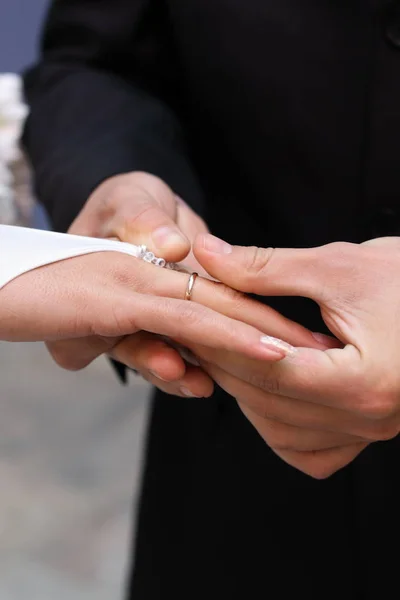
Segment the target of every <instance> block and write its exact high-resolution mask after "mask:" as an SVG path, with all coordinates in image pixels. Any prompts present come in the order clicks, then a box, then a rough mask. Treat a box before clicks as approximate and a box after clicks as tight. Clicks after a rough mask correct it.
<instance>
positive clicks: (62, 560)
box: [0, 0, 149, 600]
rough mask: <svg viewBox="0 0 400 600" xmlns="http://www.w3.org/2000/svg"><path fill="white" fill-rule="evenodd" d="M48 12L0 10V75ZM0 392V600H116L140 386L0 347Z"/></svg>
mask: <svg viewBox="0 0 400 600" xmlns="http://www.w3.org/2000/svg"><path fill="white" fill-rule="evenodd" d="M46 5H47V1H46V0H0V73H1V72H10V71H13V72H19V71H20V70H21V69H23V68H24V67H25V66H26V65H28V64H30V63H31V62H32V61H33V60H34V57H35V53H36V47H37V40H38V32H39V27H40V23H41V19H42V17H43V14H44V11H45V7H46ZM35 219H36V222H35V224H37V223H38V220H37V219H40V216H39V217H38V215H36V216H35ZM0 381H1V387H0V489H1V492H0V600H28V599H29V600H39V599H40V600H47V599H49V600H50V599H52V598H57V599H58V600H95V599H96V600H122V598H123V590H124V581H125V575H126V569H127V566H128V564H129V560H128V556H129V553H130V546H131V538H132V535H133V531H134V520H133V519H132V517H133V515H134V506H135V503H136V500H137V493H138V485H139V478H140V467H141V458H142V448H143V437H144V431H145V424H146V419H147V413H148V403H149V401H148V392H149V390H148V387H147V386H146V385H145V384H144V383H143V382H142V381H141V380H140V379H137V378H133V379H132V380H131V382H130V385H129V387H127V388H124V387H122V386H121V385H120V384H119V383H118V381H117V380H116V378H115V375H114V373H113V372H112V370H111V368H110V366H109V365H108V363H107V362H106V361H105V360H103V359H102V360H99V361H97V362H96V363H95V364H93V365H92V366H90V367H89V368H88V369H87V370H85V371H84V372H82V373H78V374H71V373H67V372H64V371H62V370H61V369H59V368H57V367H56V366H55V365H54V364H53V363H52V362H51V360H50V358H49V357H48V355H47V353H46V350H45V348H44V346H43V345H41V344H6V343H0Z"/></svg>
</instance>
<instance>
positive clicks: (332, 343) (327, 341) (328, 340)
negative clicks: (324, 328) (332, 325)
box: [312, 333, 340, 348]
mask: <svg viewBox="0 0 400 600" xmlns="http://www.w3.org/2000/svg"><path fill="white" fill-rule="evenodd" d="M312 336H313V338H314V339H315V340H316V341H317V342H318V343H319V344H321V345H322V346H325V347H326V348H340V342H339V341H338V340H337V339H336V338H334V337H331V336H329V335H325V334H324V333H313V334H312Z"/></svg>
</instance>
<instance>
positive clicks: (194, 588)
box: [25, 0, 400, 600]
mask: <svg viewBox="0 0 400 600" xmlns="http://www.w3.org/2000/svg"><path fill="white" fill-rule="evenodd" d="M389 4H390V6H389ZM396 6H397V4H396V5H395V4H393V3H388V2H386V1H379V0H370V1H367V0H346V1H344V0H343V1H342V0H337V1H333V0H319V1H318V2H317V1H316V0H302V1H301V2H299V1H298V0H297V1H294V0H248V1H247V2H244V1H243V0H114V1H113V2H110V1H107V0H97V1H96V2H94V0H57V1H56V2H54V4H53V5H52V9H51V11H50V14H49V18H48V21H47V25H46V29H45V32H44V37H43V51H42V58H41V61H40V63H39V64H38V65H37V66H36V67H35V68H34V69H33V70H31V71H30V72H29V73H28V74H27V76H26V91H27V97H28V100H29V102H30V105H31V110H32V112H31V116H30V118H29V122H28V125H27V129H26V132H25V144H26V147H27V149H28V152H29V155H30V157H31V160H32V163H33V165H34V167H35V171H36V187H37V191H38V194H39V197H40V199H41V200H42V201H43V202H44V204H45V205H46V207H47V208H48V210H49V212H50V214H51V216H52V218H53V221H54V223H55V226H56V228H58V229H61V230H65V229H66V228H67V227H68V225H69V224H70V222H71V221H72V219H73V218H74V217H75V216H76V214H77V213H78V212H79V210H80V209H81V207H82V206H83V204H84V202H85V200H86V199H87V197H88V195H89V194H90V192H91V191H92V190H93V189H94V188H95V187H96V185H97V184H98V183H100V182H101V181H102V180H104V179H105V178H107V177H109V176H111V175H114V174H117V173H122V172H126V171H132V170H144V171H149V172H151V173H154V174H156V175H158V176H160V177H162V178H163V179H164V180H165V181H166V182H167V183H168V184H169V185H171V186H172V187H173V188H174V189H175V190H176V191H177V192H178V193H179V194H180V195H181V196H182V197H184V198H185V199H186V200H187V201H188V202H189V203H191V204H192V205H193V206H194V207H195V208H196V209H197V210H198V211H199V212H201V213H202V214H203V216H204V217H205V218H206V220H207V222H208V224H209V225H210V227H211V229H212V230H213V231H214V232H215V233H216V234H217V235H220V236H222V237H224V238H226V239H228V240H229V241H231V242H233V243H240V244H257V245H269V246H292V247H296V246H312V245H319V244H323V243H327V242H330V241H334V240H348V241H354V242H359V241H362V240H364V239H368V238H370V237H374V236H378V235H387V234H397V233H398V232H399V215H400V212H399V197H400V179H399V173H400V148H399V143H400V142H399V140H400V50H399V47H400V39H399V34H398V31H399V26H400V12H399V11H398V10H397V8H396ZM274 302H275V304H276V305H277V307H278V308H279V309H280V310H282V311H283V312H285V313H286V314H287V315H288V316H290V317H293V318H296V319H297V320H299V321H301V322H303V323H304V324H305V325H307V326H309V327H312V328H314V329H315V330H322V328H323V324H322V322H321V319H320V316H319V312H318V310H317V309H316V307H315V306H314V305H313V304H312V303H310V302H307V301H304V300H296V299H291V300H285V301H284V300H283V299H276V300H274ZM399 458H400V450H399V441H398V439H396V440H393V441H392V442H388V443H386V444H381V445H379V444H376V445H374V446H373V447H370V448H369V449H368V450H367V451H366V452H364V453H363V454H362V455H361V457H360V458H359V459H358V460H357V461H356V462H355V463H354V464H352V465H350V466H349V467H348V468H346V469H344V470H343V471H341V472H340V473H338V474H337V475H335V476H334V477H332V478H331V479H329V480H327V481H322V482H318V481H313V480H311V479H310V478H308V477H306V476H305V475H302V474H300V473H298V472H296V471H295V470H293V469H292V468H290V467H288V466H286V465H285V464H284V463H282V462H281V461H280V460H279V459H278V458H276V457H275V456H274V454H273V453H272V452H270V450H269V449H268V448H267V447H266V446H265V444H264V443H263V442H262V441H261V439H260V438H259V437H258V435H257V433H256V432H255V431H254V430H253V428H252V427H251V426H250V424H249V423H248V422H247V421H246V420H245V419H244V417H243V416H242V415H241V414H240V412H239V410H238V409H237V407H236V405H235V403H234V401H233V400H231V399H229V398H227V397H226V396H225V395H224V394H223V393H222V392H220V391H219V392H217V393H216V395H215V397H214V398H213V399H211V400H194V401H192V400H191V401H190V402H187V401H186V400H185V401H184V400H181V399H172V398H163V397H162V395H161V394H159V395H158V396H157V400H156V402H155V405H154V410H153V417H152V423H151V428H150V436H149V443H148V452H147V462H146V470H145V477H144V485H143V495H142V504H141V511H140V520H139V536H138V542H137V560H136V569H135V572H134V575H133V576H132V578H131V581H130V586H129V590H130V594H131V596H132V598H134V599H135V600H141V599H143V600H153V599H156V598H157V599H158V598H170V597H175V598H191V599H197V598H201V599H203V598H204V597H205V596H206V595H208V596H211V597H212V598H214V597H215V598H224V599H225V598H226V599H235V598H256V597H259V596H260V597H265V598H274V599H275V598H278V597H279V598H285V599H286V598H292V597H297V595H300V594H304V595H307V596H308V597H309V598H315V599H320V598H324V599H330V598H334V599H335V600H336V599H337V598H342V599H343V600H350V599H351V600H353V599H355V598H357V599H361V598H363V599H370V598H371V599H372V598H374V599H376V598H388V597H389V594H390V593H391V590H392V586H393V589H394V590H396V589H397V577H395V574H396V567H397V554H396V553H395V554H393V551H392V550H391V549H389V541H390V540H394V542H395V544H396V545H398V536H399V529H400V528H399V519H398V510H399V491H398V472H399V471H398V469H399Z"/></svg>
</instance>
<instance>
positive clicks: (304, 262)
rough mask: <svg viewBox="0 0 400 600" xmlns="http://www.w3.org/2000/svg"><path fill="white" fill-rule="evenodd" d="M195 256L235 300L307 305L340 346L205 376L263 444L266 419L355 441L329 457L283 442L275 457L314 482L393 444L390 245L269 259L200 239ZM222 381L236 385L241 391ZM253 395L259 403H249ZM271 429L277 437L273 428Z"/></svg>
mask: <svg viewBox="0 0 400 600" xmlns="http://www.w3.org/2000/svg"><path fill="white" fill-rule="evenodd" d="M194 250H195V256H196V258H197V259H198V260H199V261H200V262H201V263H202V265H203V266H204V267H205V268H206V269H207V271H208V272H210V273H211V275H212V276H213V277H215V278H217V279H220V280H222V281H224V283H226V284H227V285H231V286H233V287H235V288H237V289H239V290H242V291H244V292H251V293H257V294H260V295H264V296H266V295H298V296H305V297H308V298H311V299H313V300H315V301H316V302H318V304H319V305H320V307H321V312H322V316H323V318H324V320H325V322H326V324H327V325H328V327H329V329H330V330H331V332H332V333H333V334H334V335H335V336H336V337H337V338H338V339H339V340H340V342H341V343H342V347H336V348H330V349H327V350H325V351H322V350H316V349H310V348H299V349H298V350H297V352H296V353H295V354H294V355H292V356H290V357H288V358H286V359H285V360H284V361H281V362H280V363H279V364H275V365H264V364H260V363H258V364H256V363H253V362H251V363H248V362H247V361H245V362H243V360H242V359H239V358H238V357H236V358H235V357H233V355H231V356H230V359H229V360H225V361H224V363H223V365H222V364H220V365H219V366H220V367H222V370H220V371H218V370H215V368H214V367H212V366H211V367H210V368H209V371H210V373H211V375H212V376H213V377H215V378H216V380H217V381H218V380H220V382H221V384H222V385H223V386H225V387H227V388H229V389H231V390H232V391H233V393H234V395H235V396H236V397H237V398H238V400H239V402H240V404H241V406H242V409H243V408H244V411H245V413H246V415H247V416H248V417H249V418H250V420H251V421H252V422H253V424H254V425H255V426H256V428H257V429H258V430H259V431H260V433H261V435H263V437H264V438H265V439H266V441H267V442H269V440H270V439H271V435H272V434H270V433H269V432H268V428H269V430H271V427H270V426H269V425H270V424H269V423H268V419H269V418H270V417H272V420H273V421H278V422H279V421H281V420H282V422H283V423H285V424H286V425H288V426H295V427H301V428H307V429H312V430H316V431H317V432H320V431H324V432H326V433H329V434H331V433H339V434H344V435H350V436H354V438H355V439H353V441H352V440H351V438H350V439H348V440H347V441H346V440H343V442H342V444H340V445H339V447H338V448H335V447H328V448H325V449H324V448H320V449H318V446H317V448H315V450H316V451H314V450H313V449H312V448H307V443H308V442H311V441H312V439H313V438H312V436H311V435H310V437H309V436H308V435H307V436H303V435H301V436H300V437H301V439H300V440H299V444H300V446H299V447H298V446H297V445H296V444H294V445H291V444H288V445H287V444H286V443H285V440H284V439H283V443H282V438H281V443H279V444H278V447H277V448H275V450H276V452H277V454H279V455H280V456H281V457H282V458H283V459H285V460H286V461H287V462H289V463H290V464H292V465H294V466H296V467H297V468H299V469H301V470H303V471H305V472H307V473H309V474H311V475H313V476H315V477H325V476H328V475H330V474H332V473H333V472H335V471H336V470H338V469H339V468H341V467H343V466H345V465H346V464H348V462H350V461H351V460H353V459H354V458H355V456H356V455H357V454H358V453H359V452H360V451H361V450H362V449H363V448H365V446H366V445H367V444H368V443H371V442H372V441H378V440H387V439H391V438H393V437H395V436H397V435H398V433H399V430H400V375H399V373H400V353H399V351H398V348H397V345H398V342H397V339H398V337H399V334H400V321H399V314H400V283H399V282H400V279H399V277H400V240H399V239H398V238H386V239H379V240H372V241H370V242H366V243H365V244H361V245H354V244H347V243H336V244H330V245H327V246H324V247H321V248H312V249H301V250H290V249H276V250H273V249H262V248H238V247H231V246H229V245H225V244H224V243H222V242H221V241H218V240H215V238H213V237H212V236H200V237H199V239H198V240H197V241H196V244H195V249H194ZM207 354H208V353H207ZM211 354H213V355H214V356H213V357H212V362H214V361H216V356H215V353H214V352H212V353H211ZM204 358H205V359H206V360H209V359H210V358H211V357H210V355H209V354H208V356H205V357H204ZM210 362H211V361H210ZM216 362H218V361H216ZM222 372H223V373H222ZM226 373H228V374H229V377H230V379H227V376H226ZM231 376H235V377H236V378H240V379H241V380H242V383H240V386H242V387H241V388H240V386H239V388H238V387H237V385H238V382H237V381H236V380H235V381H234V380H232V377H231ZM249 384H250V387H249ZM251 386H252V387H251ZM233 388H235V391H234V389H233ZM255 388H258V390H259V391H260V390H261V391H262V392H263V394H262V395H259V394H258V393H257V396H256V395H255V393H254V389H255ZM231 393H232V392H231ZM305 407H307V410H306V408H305ZM273 425H274V426H275V432H276V430H277V427H276V423H275V422H274V424H273ZM286 433H289V431H288V430H286ZM293 433H294V435H297V434H299V432H298V431H297V432H296V431H295V432H293ZM285 435H286V434H285ZM286 439H287V438H286ZM326 439H329V436H328V438H326ZM320 441H321V439H320V438H319V439H318V443H320ZM303 444H304V445H303ZM348 444H349V445H348ZM271 445H272V443H271ZM302 445H303V448H301V446H302ZM272 447H273V445H272Z"/></svg>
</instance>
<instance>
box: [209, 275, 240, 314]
mask: <svg viewBox="0 0 400 600" xmlns="http://www.w3.org/2000/svg"><path fill="white" fill-rule="evenodd" d="M212 283H213V285H215V286H216V290H218V291H219V292H220V293H221V294H223V296H224V299H225V300H227V301H229V302H230V303H231V305H233V306H234V307H235V308H236V309H240V308H242V306H243V305H244V304H245V303H246V302H249V299H248V298H247V297H246V296H245V295H244V294H243V293H242V292H239V291H238V290H235V289H234V288H231V287H229V286H228V285H225V284H224V283H220V282H215V283H214V282H212Z"/></svg>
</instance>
